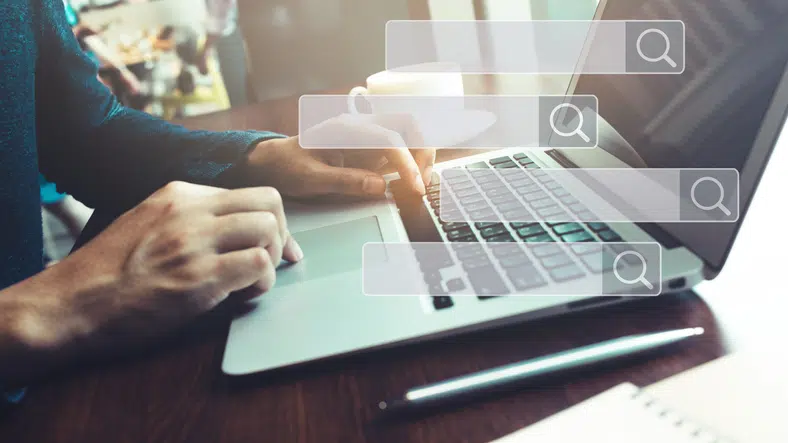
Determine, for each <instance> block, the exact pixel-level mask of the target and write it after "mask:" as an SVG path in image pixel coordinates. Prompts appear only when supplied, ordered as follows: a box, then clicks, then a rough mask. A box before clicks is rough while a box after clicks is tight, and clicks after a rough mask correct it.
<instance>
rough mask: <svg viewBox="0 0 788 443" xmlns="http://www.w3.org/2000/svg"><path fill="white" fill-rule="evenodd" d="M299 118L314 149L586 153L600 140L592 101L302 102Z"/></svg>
mask: <svg viewBox="0 0 788 443" xmlns="http://www.w3.org/2000/svg"><path fill="white" fill-rule="evenodd" d="M404 75H406V76H408V75H409V76H411V77H412V76H415V75H418V74H412V75H411V74H404ZM421 75H423V76H428V75H430V74H421ZM392 78H396V73H395V74H392ZM409 81H410V82H414V80H413V78H411V79H410V80H409ZM298 110H299V115H298V125H299V127H298V135H299V142H300V143H301V146H302V147H303V148H310V149H336V148H355V149H363V148H371V149H385V148H402V147H408V148H435V149H442V148H476V149H502V148H513V147H528V148H532V149H533V148H541V149H553V148H563V149H583V148H594V147H596V146H597V139H598V133H599V119H598V115H599V114H598V111H599V103H598V101H597V98H596V96H593V95H569V96H563V95H464V96H463V95H459V96H452V95H442V96H425V95H374V94H364V96H363V97H360V96H355V95H304V96H302V97H301V99H300V100H299V109H298ZM414 129H415V131H413V130H414Z"/></svg>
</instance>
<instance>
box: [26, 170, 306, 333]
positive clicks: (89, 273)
mask: <svg viewBox="0 0 788 443" xmlns="http://www.w3.org/2000/svg"><path fill="white" fill-rule="evenodd" d="M302 256H303V253H302V252H301V249H300V247H299V246H298V244H297V243H296V242H295V240H294V239H293V238H292V237H291V236H290V233H289V231H288V229H287V222H286V220H285V215H284V210H283V207H282V199H281V197H280V195H279V193H278V192H277V191H276V190H275V189H273V188H246V189H238V190H224V189H218V188H212V187H207V186H199V185H192V184H187V183H181V182H175V183H171V184H169V185H167V186H166V187H164V188H163V189H161V190H159V191H157V192H156V193H154V194H153V195H152V196H150V197H149V198H148V199H147V200H145V201H144V202H143V203H142V204H140V205H139V206H137V207H136V208H134V209H132V210H130V211H129V212H127V213H125V214H124V215H122V216H121V217H120V218H118V220H116V221H115V222H114V223H113V224H112V225H110V226H109V228H107V230H105V231H104V232H103V233H101V234H100V235H99V236H98V237H96V238H95V239H94V240H93V241H91V242H89V243H88V244H86V245H85V246H84V247H83V248H82V249H80V250H78V251H77V252H75V253H74V254H72V255H71V256H69V257H67V258H66V259H64V260H63V261H61V262H60V263H58V264H57V265H55V266H53V267H52V268H49V269H47V270H46V271H44V272H43V273H42V274H41V275H40V277H42V278H43V279H44V281H48V282H50V283H53V284H55V285H57V287H58V290H57V293H58V294H61V295H60V298H61V300H59V301H58V303H56V306H58V308H59V309H57V310H56V311H55V312H56V315H54V316H52V317H51V318H50V317H49V316H47V315H46V312H47V311H46V310H44V311H43V312H42V314H44V315H43V316H42V317H40V318H38V320H39V321H40V323H35V322H34V323H31V326H34V327H31V330H30V331H28V332H31V333H32V337H28V338H32V339H33V342H36V340H38V345H40V346H42V347H45V348H46V347H50V346H54V347H57V346H59V343H58V342H59V341H60V340H66V341H69V342H70V341H72V340H73V339H74V338H76V339H78V341H87V342H88V343H92V344H95V345H98V347H105V346H119V345H123V344H125V343H117V340H118V339H121V341H124V340H126V339H128V340H129V341H131V342H135V341H138V340H139V339H145V338H150V337H151V336H156V335H158V334H163V333H166V332H168V331H169V330H171V329H173V328H175V327H177V326H180V325H182V324H183V323H184V322H186V321H188V320H189V319H191V318H193V317H194V316H196V315H198V314H200V313H203V312H205V311H208V310H210V309H211V308H213V307H214V306H216V305H218V304H219V303H220V302H222V301H223V300H225V299H226V298H227V297H228V296H229V294H230V293H232V292H235V291H240V290H246V291H244V292H245V293H246V294H248V293H249V292H251V293H252V295H259V294H261V293H264V292H266V291H268V290H269V289H270V288H271V287H272V286H273V285H274V281H275V279H276V267H277V266H278V265H279V263H280V261H281V260H282V259H285V260H288V261H291V262H295V261H298V260H300V259H301V258H302ZM64 313H65V314H66V315H63V314H64ZM36 334H39V335H40V336H39V337H36V336H35V335H36ZM28 335H29V334H28ZM64 344H65V343H64ZM37 347H39V346H37Z"/></svg>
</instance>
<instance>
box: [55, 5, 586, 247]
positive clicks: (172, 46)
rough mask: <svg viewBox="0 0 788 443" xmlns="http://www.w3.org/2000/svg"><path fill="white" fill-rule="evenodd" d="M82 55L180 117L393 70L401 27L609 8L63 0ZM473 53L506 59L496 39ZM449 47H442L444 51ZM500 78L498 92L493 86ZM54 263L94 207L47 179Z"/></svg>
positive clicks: (503, 83) (531, 82) (476, 86)
mask: <svg viewBox="0 0 788 443" xmlns="http://www.w3.org/2000/svg"><path fill="white" fill-rule="evenodd" d="M63 2H64V7H65V9H66V13H67V17H68V19H69V21H70V23H71V25H72V27H73V30H74V33H75V35H76V36H77V38H78V39H79V41H80V44H81V45H82V47H83V49H84V50H85V51H86V52H87V53H88V54H90V55H91V56H92V58H93V59H94V60H95V61H96V63H97V64H98V65H99V66H100V77H101V79H102V81H103V82H104V83H105V84H107V86H109V87H110V88H111V89H112V91H113V92H114V93H115V95H116V96H118V98H119V99H120V100H121V102H122V103H123V104H125V105H126V106H129V107H132V108H135V109H139V110H142V111H144V112H148V113H151V114H153V115H157V116H160V117H162V118H165V119H168V120H171V119H177V118H184V117H190V116H196V115H203V114H209V113H213V112H220V111H224V110H227V109H229V108H233V107H241V106H265V105H264V103H265V102H267V101H270V100H275V99H284V98H293V97H296V98H297V97H298V96H300V95H302V94H310V93H321V92H326V91H334V92H335V93H336V92H340V91H342V92H344V91H348V90H350V88H351V87H353V86H355V85H362V84H364V81H365V79H366V77H368V76H369V75H370V74H373V73H375V72H378V71H382V70H384V69H385V60H384V56H385V34H384V32H385V24H386V22H387V21H388V20H397V19H419V20H426V19H435V20H487V19H489V20H530V19H535V20H545V19H557V20H561V19H590V18H592V17H593V14H594V10H595V8H596V6H597V4H598V0H63ZM478 45H479V46H478V47H477V48H468V50H469V51H475V52H484V53H487V54H490V55H491V56H492V57H500V56H506V55H505V54H497V53H496V51H495V47H496V42H495V41H479V42H478ZM436 50H440V48H436ZM493 82H494V85H493V84H492V83H493ZM568 82H569V76H531V75H496V76H494V77H492V76H483V75H466V76H465V90H466V92H467V93H484V92H485V91H489V90H490V89H491V88H494V89H495V90H496V91H500V92H504V93H512V94H539V93H543V94H562V93H564V91H565V90H566V87H567V84H568ZM41 189H42V200H43V202H44V205H43V209H42V210H43V212H44V225H45V226H44V235H45V245H46V249H47V251H46V252H47V255H48V256H49V257H50V258H51V259H53V260H57V259H59V258H62V257H63V256H64V255H65V254H67V253H68V251H69V250H70V248H71V246H72V245H73V241H74V238H75V235H78V233H79V230H80V227H81V226H84V223H85V222H86V220H87V218H88V217H89V215H90V213H91V211H90V209H89V208H85V207H84V206H83V205H81V204H80V203H79V202H77V201H76V200H74V199H73V198H71V197H69V196H66V195H63V194H58V193H57V192H56V190H55V189H54V185H52V184H48V183H46V181H45V180H44V179H43V177H42V185H41Z"/></svg>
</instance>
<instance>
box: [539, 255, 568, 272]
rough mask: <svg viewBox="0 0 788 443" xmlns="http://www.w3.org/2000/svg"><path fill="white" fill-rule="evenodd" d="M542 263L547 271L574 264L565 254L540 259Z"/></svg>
mask: <svg viewBox="0 0 788 443" xmlns="http://www.w3.org/2000/svg"><path fill="white" fill-rule="evenodd" d="M539 261H541V262H542V266H544V267H545V268H547V269H552V268H557V267H560V266H566V265H568V264H571V263H572V259H571V258H570V257H569V256H568V255H566V254H564V253H563V252H562V253H560V254H555V255H550V256H548V257H544V258H541V259H539Z"/></svg>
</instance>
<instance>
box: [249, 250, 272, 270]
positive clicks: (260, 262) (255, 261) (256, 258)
mask: <svg viewBox="0 0 788 443" xmlns="http://www.w3.org/2000/svg"><path fill="white" fill-rule="evenodd" d="M251 255H252V256H251V263H252V267H253V268H254V269H255V270H257V271H259V272H264V271H265V270H266V268H267V267H268V266H269V265H270V264H271V259H270V257H269V255H268V251H266V250H265V248H255V249H253V250H252V252H251Z"/></svg>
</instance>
